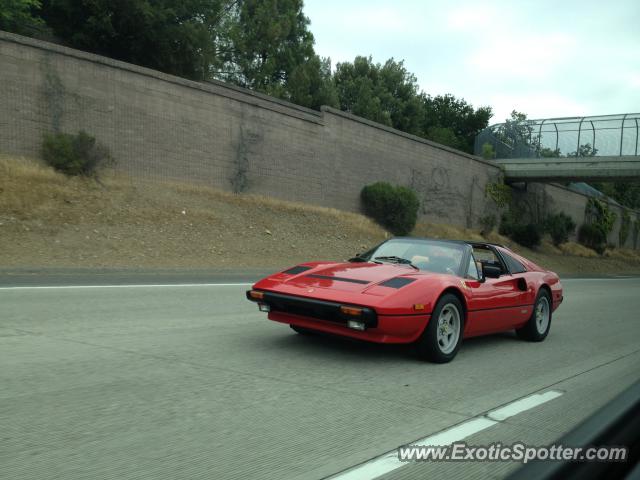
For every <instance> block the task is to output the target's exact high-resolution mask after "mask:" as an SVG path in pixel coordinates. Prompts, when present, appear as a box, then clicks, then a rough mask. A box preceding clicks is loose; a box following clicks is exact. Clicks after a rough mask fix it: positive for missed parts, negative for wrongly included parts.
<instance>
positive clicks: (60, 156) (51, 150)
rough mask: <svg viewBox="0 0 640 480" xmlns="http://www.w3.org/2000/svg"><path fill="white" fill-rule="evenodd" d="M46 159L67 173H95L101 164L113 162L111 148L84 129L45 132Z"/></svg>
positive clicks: (44, 154) (44, 149)
mask: <svg viewBox="0 0 640 480" xmlns="http://www.w3.org/2000/svg"><path fill="white" fill-rule="evenodd" d="M42 156H43V157H44V160H45V161H46V162H47V163H48V164H49V165H51V166H52V167H53V168H55V169H56V170H59V171H61V172H63V173H65V174H67V175H86V176H90V175H95V174H96V172H97V169H98V167H99V166H103V165H107V164H109V163H112V162H113V159H112V157H111V155H110V154H109V150H108V149H107V148H106V147H105V146H104V145H102V144H100V143H98V142H96V139H95V138H94V137H92V136H91V135H89V134H88V133H86V132H84V131H80V132H79V133H78V134H77V135H70V134H68V133H53V134H49V133H48V134H45V136H44V140H43V142H42Z"/></svg>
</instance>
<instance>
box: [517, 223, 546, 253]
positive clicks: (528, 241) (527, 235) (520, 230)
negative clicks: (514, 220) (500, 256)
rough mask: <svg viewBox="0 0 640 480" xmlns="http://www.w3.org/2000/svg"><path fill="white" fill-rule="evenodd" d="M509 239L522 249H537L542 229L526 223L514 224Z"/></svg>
mask: <svg viewBox="0 0 640 480" xmlns="http://www.w3.org/2000/svg"><path fill="white" fill-rule="evenodd" d="M510 237H511V239H512V240H513V241H514V242H516V243H519V244H520V245H522V246H523V247H527V248H533V247H537V246H538V245H540V241H541V240H542V228H540V225H536V224H535V223H527V224H525V225H521V224H516V225H514V227H513V231H512V232H511V235H510Z"/></svg>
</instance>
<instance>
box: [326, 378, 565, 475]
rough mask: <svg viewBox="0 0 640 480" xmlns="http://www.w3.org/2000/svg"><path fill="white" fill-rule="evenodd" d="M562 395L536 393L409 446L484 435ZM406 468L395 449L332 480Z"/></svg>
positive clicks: (437, 443)
mask: <svg viewBox="0 0 640 480" xmlns="http://www.w3.org/2000/svg"><path fill="white" fill-rule="evenodd" d="M560 395H562V392H558V391H555V390H550V391H548V392H545V393H536V394H533V395H529V396H528V397H525V398H522V399H520V400H516V401H514V402H512V403H509V404H508V405H505V406H503V407H500V408H497V409H495V410H491V411H490V412H489V413H487V414H486V415H482V416H480V417H476V418H472V419H471V420H467V421H466V422H464V423H460V424H458V425H456V426H454V427H451V428H448V429H446V430H443V431H441V432H438V433H435V434H433V435H430V436H428V437H425V438H421V439H420V440H416V441H415V442H412V443H411V444H410V445H432V446H445V445H451V444H452V443H453V442H459V441H461V440H464V439H465V438H467V437H469V436H471V435H473V434H475V433H478V432H481V431H482V430H485V429H487V428H489V427H492V426H493V425H496V424H498V423H500V422H501V421H502V420H504V419H506V418H509V417H512V416H513V415H517V414H518V413H522V412H524V411H526V410H530V409H532V408H535V407H537V406H538V405H542V404H543V403H546V402H548V401H550V400H553V399H554V398H558V397H559V396H560ZM405 465H407V462H401V461H400V460H399V459H398V451H397V449H396V450H392V451H390V452H387V453H384V454H382V455H380V456H378V457H375V458H372V459H371V460H368V461H366V462H365V463H361V464H360V465H356V466H355V467H352V468H350V469H348V470H344V471H343V472H340V473H337V474H336V475H334V476H332V477H329V479H330V480H371V479H374V478H378V477H380V476H381V475H384V474H386V473H389V472H392V471H394V470H396V469H398V468H400V467H403V466H405Z"/></svg>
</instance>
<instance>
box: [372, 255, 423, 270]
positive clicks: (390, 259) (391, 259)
mask: <svg viewBox="0 0 640 480" xmlns="http://www.w3.org/2000/svg"><path fill="white" fill-rule="evenodd" d="M374 260H385V261H387V262H393V263H399V264H401V265H409V266H410V267H413V268H415V269H416V270H420V269H419V268H418V267H416V266H415V265H414V264H413V263H411V260H407V259H406V258H402V257H397V256H395V255H389V256H382V257H376V258H374Z"/></svg>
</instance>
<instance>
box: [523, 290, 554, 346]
mask: <svg viewBox="0 0 640 480" xmlns="http://www.w3.org/2000/svg"><path fill="white" fill-rule="evenodd" d="M551 313H552V312H551V295H549V292H548V291H547V290H546V289H541V290H540V291H539V292H538V296H537V297H536V303H535V304H534V306H533V312H531V317H530V318H529V320H528V321H527V323H525V324H524V326H523V327H522V328H518V329H517V330H516V334H517V335H518V337H520V338H521V339H523V340H527V341H529V342H541V341H543V340H544V339H545V338H547V335H548V334H549V329H550V328H551Z"/></svg>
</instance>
